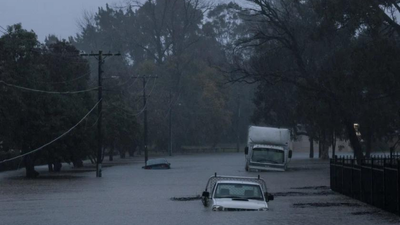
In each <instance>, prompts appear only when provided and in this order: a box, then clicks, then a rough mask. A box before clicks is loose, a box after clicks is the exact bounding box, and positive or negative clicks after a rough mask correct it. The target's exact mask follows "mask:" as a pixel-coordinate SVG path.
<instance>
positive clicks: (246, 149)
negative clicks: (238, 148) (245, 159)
mask: <svg viewBox="0 0 400 225" xmlns="http://www.w3.org/2000/svg"><path fill="white" fill-rule="evenodd" d="M244 154H245V155H247V154H249V147H246V148H244Z"/></svg>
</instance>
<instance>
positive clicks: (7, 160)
mask: <svg viewBox="0 0 400 225" xmlns="http://www.w3.org/2000/svg"><path fill="white" fill-rule="evenodd" d="M101 101H102V99H100V101H98V102H97V103H96V105H94V106H93V108H92V109H91V110H90V111H89V112H88V113H87V114H86V115H85V116H84V117H83V118H82V119H81V120H80V121H79V122H78V123H77V124H75V125H74V126H73V127H71V128H70V129H69V130H67V131H66V132H64V133H63V134H61V135H60V136H58V137H57V138H55V139H54V140H52V141H50V142H48V143H46V144H44V145H42V146H41V147H39V148H37V149H35V150H32V151H30V152H27V153H25V154H22V155H19V156H16V157H13V158H10V159H6V160H3V161H0V164H3V163H6V162H9V161H12V160H15V159H18V158H21V157H24V156H27V155H30V154H33V153H35V152H37V151H40V150H42V149H43V148H45V147H47V146H49V145H51V144H52V143H54V142H56V141H58V140H59V139H61V138H62V137H64V136H65V135H67V134H68V133H70V132H71V131H72V130H73V129H75V128H76V127H77V126H78V125H79V124H80V123H82V122H83V121H84V120H85V119H86V118H87V117H88V116H89V115H90V113H92V112H93V110H94V109H95V108H96V107H97V105H98V104H99V103H100V102H101Z"/></svg>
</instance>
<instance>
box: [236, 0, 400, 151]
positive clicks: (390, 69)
mask: <svg viewBox="0 0 400 225" xmlns="http://www.w3.org/2000/svg"><path fill="white" fill-rule="evenodd" d="M249 2H252V3H254V9H253V10H251V17H249V18H248V32H249V34H250V35H249V37H247V38H245V39H243V40H241V43H240V44H239V45H238V47H240V48H241V50H242V51H238V54H237V55H236V56H237V57H236V58H235V63H234V64H233V66H235V68H234V69H235V71H238V70H239V71H241V72H242V73H240V74H239V75H237V76H235V77H233V78H232V79H233V80H245V81H248V82H257V83H258V84H259V86H258V90H257V93H256V101H255V103H256V105H257V109H256V111H255V114H254V120H255V121H262V122H264V123H266V124H271V125H276V126H288V127H291V128H294V130H298V131H301V133H305V134H307V135H308V136H309V137H310V140H311V141H312V140H319V142H320V146H322V147H323V151H322V157H323V158H327V157H328V154H327V153H328V152H327V147H328V146H329V145H334V141H335V139H336V138H338V137H342V138H345V139H347V140H350V142H351V145H352V148H353V150H354V151H355V154H356V156H357V158H358V159H361V158H363V157H364V156H363V153H362V151H363V150H365V151H366V154H367V156H368V155H369V153H370V152H371V148H372V147H371V146H372V142H373V141H374V140H382V139H385V140H390V139H392V138H393V135H395V134H396V133H397V131H398V127H399V125H400V124H399V112H400V104H399V99H400V98H399V97H400V92H399V91H398V85H399V83H400V76H399V73H400V64H399V62H400V54H399V53H400V45H399V44H400V42H399V34H400V29H399V27H400V26H399V24H398V23H397V22H396V20H395V18H396V17H395V15H396V14H398V13H400V11H399V10H400V8H399V5H398V4H399V2H398V1H375V0H368V1H363V0H360V1H338V0H306V1H291V0H251V1H249ZM247 52H252V55H251V56H250V57H249V55H248V54H243V53H247ZM355 123H358V124H359V127H360V130H361V134H362V137H361V138H360V137H357V136H356V132H355V128H354V124H355ZM299 124H300V125H302V126H301V129H297V128H299V126H298V125H299ZM333 154H334V152H333Z"/></svg>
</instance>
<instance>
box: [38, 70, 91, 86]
mask: <svg viewBox="0 0 400 225" xmlns="http://www.w3.org/2000/svg"><path fill="white" fill-rule="evenodd" d="M90 74H91V72H90V71H89V72H87V73H85V74H83V75H82V76H79V77H76V78H74V79H71V80H66V81H54V82H52V81H36V80H32V81H33V82H34V83H41V84H68V83H71V82H74V81H77V80H80V79H82V78H85V77H86V76H88V75H90Z"/></svg>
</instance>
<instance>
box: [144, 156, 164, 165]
mask: <svg viewBox="0 0 400 225" xmlns="http://www.w3.org/2000/svg"><path fill="white" fill-rule="evenodd" d="M164 163H166V164H168V161H167V160H166V159H164V158H156V159H149V160H147V165H148V166H149V165H156V164H164Z"/></svg>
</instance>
